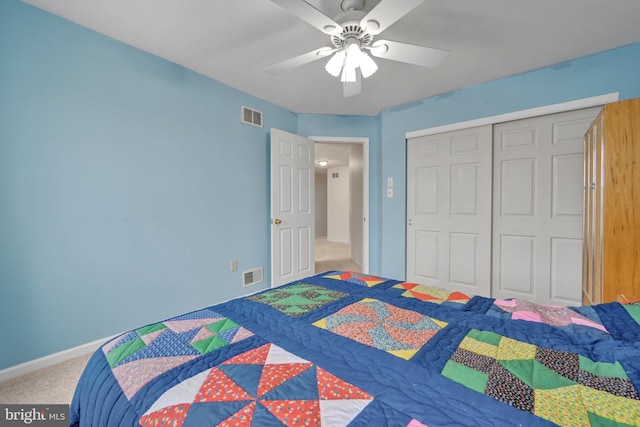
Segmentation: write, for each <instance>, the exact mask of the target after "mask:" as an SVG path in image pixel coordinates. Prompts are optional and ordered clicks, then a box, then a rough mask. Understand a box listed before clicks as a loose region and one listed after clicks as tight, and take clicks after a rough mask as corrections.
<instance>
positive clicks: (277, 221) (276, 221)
mask: <svg viewBox="0 0 640 427" xmlns="http://www.w3.org/2000/svg"><path fill="white" fill-rule="evenodd" d="M273 223H274V224H275V225H279V224H281V223H282V221H280V219H278V218H276V219H274V220H273Z"/></svg>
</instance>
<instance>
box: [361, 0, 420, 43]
mask: <svg viewBox="0 0 640 427" xmlns="http://www.w3.org/2000/svg"><path fill="white" fill-rule="evenodd" d="M423 1H424V0H382V1H381V2H380V3H378V4H377V5H376V7H374V8H373V9H372V10H371V12H369V13H368V14H367V15H366V16H365V17H364V18H362V20H361V21H360V27H362V28H364V30H365V32H366V33H368V34H371V35H374V36H375V35H377V34H380V33H381V32H383V31H384V30H386V29H387V28H389V27H390V26H391V25H393V23H394V22H396V21H397V20H399V19H400V18H402V17H403V16H405V15H406V14H407V13H409V12H411V11H412V10H413V9H415V8H416V7H418V5H420V3H422V2H423Z"/></svg>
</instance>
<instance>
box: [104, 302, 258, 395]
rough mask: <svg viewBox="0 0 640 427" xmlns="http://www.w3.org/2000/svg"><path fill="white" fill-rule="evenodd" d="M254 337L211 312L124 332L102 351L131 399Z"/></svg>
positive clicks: (233, 323)
mask: <svg viewBox="0 0 640 427" xmlns="http://www.w3.org/2000/svg"><path fill="white" fill-rule="evenodd" d="M250 336H253V333H252V332H251V331H249V330H247V329H245V328H243V327H242V326H240V325H238V324H236V323H235V322H233V321H232V320H230V319H227V318H226V317H224V316H222V315H221V314H219V313H216V312H214V311H212V310H210V309H203V310H198V311H196V312H193V313H190V314H188V315H183V316H179V317H175V318H172V319H169V320H166V321H164V322H160V323H156V324H153V325H149V326H145V327H142V328H138V329H136V330H134V331H130V332H127V333H125V334H123V335H121V336H119V337H117V338H114V339H113V340H112V341H110V342H108V343H107V344H105V345H104V346H103V347H102V352H103V353H104V355H105V357H106V359H107V361H108V362H109V366H110V367H111V370H112V372H113V375H114V377H115V378H116V381H118V384H120V387H121V388H122V390H123V391H124V393H125V395H126V396H127V398H129V399H131V398H132V397H133V396H134V395H135V394H136V393H137V392H138V391H139V390H140V389H141V388H142V387H144V386H145V385H146V384H147V383H149V382H150V381H151V380H153V379H154V378H156V377H157V376H159V375H161V374H163V373H165V372H167V371H169V370H171V369H173V368H175V367H177V366H180V365H183V364H185V363H187V362H189V361H191V360H194V359H196V358H198V357H201V356H202V355H205V354H207V353H210V352H212V351H215V350H217V349H219V348H222V347H225V346H227V345H229V344H233V343H236V342H239V341H242V340H244V339H246V338H249V337H250Z"/></svg>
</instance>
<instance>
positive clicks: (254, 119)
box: [240, 105, 262, 127]
mask: <svg viewBox="0 0 640 427" xmlns="http://www.w3.org/2000/svg"><path fill="white" fill-rule="evenodd" d="M240 110H241V111H240V119H241V120H242V123H246V124H249V125H253V126H258V127H262V111H258V110H254V109H253V108H249V107H245V106H244V105H243V106H242V107H241V109H240Z"/></svg>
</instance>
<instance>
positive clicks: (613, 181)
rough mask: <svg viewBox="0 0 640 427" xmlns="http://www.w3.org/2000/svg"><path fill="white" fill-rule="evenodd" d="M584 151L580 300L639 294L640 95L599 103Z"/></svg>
mask: <svg viewBox="0 0 640 427" xmlns="http://www.w3.org/2000/svg"><path fill="white" fill-rule="evenodd" d="M584 156H585V174H584V178H585V181H584V183H585V190H584V191H585V193H584V240H583V241H584V251H583V276H582V303H583V304H584V305H592V304H599V303H605V302H611V301H616V300H621V299H623V298H626V299H640V98H636V99H631V100H627V101H620V102H615V103H611V104H607V105H605V106H604V108H603V110H602V112H601V113H600V114H599V115H598V117H597V118H596V119H595V120H594V122H593V124H592V125H591V127H590V128H589V130H588V131H587V134H586V135H585V150H584Z"/></svg>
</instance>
